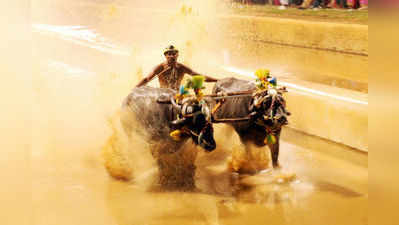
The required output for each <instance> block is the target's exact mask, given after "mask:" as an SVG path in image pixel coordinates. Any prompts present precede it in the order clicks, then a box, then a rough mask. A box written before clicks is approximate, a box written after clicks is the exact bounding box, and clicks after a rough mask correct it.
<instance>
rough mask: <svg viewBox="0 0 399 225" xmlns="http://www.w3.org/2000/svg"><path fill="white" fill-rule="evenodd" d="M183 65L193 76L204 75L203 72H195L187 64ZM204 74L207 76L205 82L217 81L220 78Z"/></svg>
mask: <svg viewBox="0 0 399 225" xmlns="http://www.w3.org/2000/svg"><path fill="white" fill-rule="evenodd" d="M182 66H183V67H184V72H185V73H187V74H189V75H191V76H193V75H203V74H200V73H197V72H195V71H194V70H192V69H191V68H190V67H188V66H185V65H182ZM203 76H204V77H205V82H217V81H218V79H216V78H213V77H209V76H205V75H203Z"/></svg>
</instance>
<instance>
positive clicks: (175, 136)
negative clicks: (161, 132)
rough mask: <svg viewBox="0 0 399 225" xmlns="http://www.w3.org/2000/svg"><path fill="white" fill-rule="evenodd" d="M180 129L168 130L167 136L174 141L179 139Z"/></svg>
mask: <svg viewBox="0 0 399 225" xmlns="http://www.w3.org/2000/svg"><path fill="white" fill-rule="evenodd" d="M181 134H182V132H181V130H174V131H172V132H170V134H169V136H170V137H171V138H172V139H173V140H174V141H180V140H181Z"/></svg>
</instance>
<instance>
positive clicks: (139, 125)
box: [121, 86, 216, 188]
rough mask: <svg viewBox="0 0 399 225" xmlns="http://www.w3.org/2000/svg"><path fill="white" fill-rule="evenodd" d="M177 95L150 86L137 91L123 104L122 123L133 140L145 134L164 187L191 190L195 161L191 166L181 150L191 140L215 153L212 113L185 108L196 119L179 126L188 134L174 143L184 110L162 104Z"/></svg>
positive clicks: (200, 108)
mask: <svg viewBox="0 0 399 225" xmlns="http://www.w3.org/2000/svg"><path fill="white" fill-rule="evenodd" d="M175 94H176V92H175V91H174V90H172V89H165V88H153V87H146V86H145V87H138V88H134V89H133V90H132V92H131V93H130V94H129V95H128V96H127V97H126V99H125V100H124V102H123V105H122V114H121V122H122V125H123V127H124V129H125V131H126V133H127V134H128V135H129V136H130V135H131V134H132V132H133V133H134V134H135V135H137V134H141V135H142V136H143V138H145V139H146V141H147V142H148V143H149V144H150V148H151V152H152V155H153V156H154V158H155V159H156V160H157V163H158V168H159V173H160V184H161V185H163V186H165V187H176V188H179V186H182V187H186V188H190V187H192V186H194V173H195V166H194V161H193V160H195V157H194V159H193V160H191V161H192V162H191V161H190V160H188V161H190V162H188V161H187V158H184V156H183V155H181V154H185V153H179V150H180V149H181V148H182V146H183V145H184V143H185V142H186V141H187V140H188V139H191V140H192V141H193V142H194V143H195V144H196V145H199V146H200V147H202V148H203V149H205V150H206V151H212V150H214V149H215V148H216V143H215V140H214V138H213V127H212V124H211V121H210V119H211V116H210V111H209V109H207V110H203V109H202V107H193V108H190V107H189V108H187V107H185V108H184V110H191V113H192V114H196V116H195V117H187V118H186V120H185V121H184V124H179V125H180V126H181V125H184V127H185V130H186V133H185V135H183V137H182V139H181V140H180V141H174V140H173V139H172V138H171V137H170V135H169V134H170V132H171V131H173V130H174V129H175V126H176V125H174V124H173V123H171V122H172V121H173V120H175V119H176V117H177V115H178V114H179V113H180V112H181V111H182V107H181V106H180V105H177V104H175V102H174V101H172V103H174V104H170V102H169V104H161V103H159V100H160V99H165V98H166V99H167V100H169V99H173V98H172V96H174V95H175ZM203 107H207V105H204V106H203ZM206 114H208V115H206Z"/></svg>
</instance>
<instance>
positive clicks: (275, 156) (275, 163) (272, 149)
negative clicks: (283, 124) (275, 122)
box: [268, 131, 280, 168]
mask: <svg viewBox="0 0 399 225" xmlns="http://www.w3.org/2000/svg"><path fill="white" fill-rule="evenodd" d="M275 136H276V143H274V144H272V143H269V144H268V146H269V148H270V153H271V155H272V163H273V168H279V167H280V164H279V161H278V156H279V151H280V131H279V132H278V133H277V134H275Z"/></svg>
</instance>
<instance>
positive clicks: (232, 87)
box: [212, 78, 289, 167]
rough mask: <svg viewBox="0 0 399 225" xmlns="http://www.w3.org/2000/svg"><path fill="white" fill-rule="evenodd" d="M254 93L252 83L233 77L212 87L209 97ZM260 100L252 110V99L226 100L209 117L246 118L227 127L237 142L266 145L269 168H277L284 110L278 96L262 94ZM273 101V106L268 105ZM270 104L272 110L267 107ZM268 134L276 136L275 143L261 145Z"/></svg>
mask: <svg viewBox="0 0 399 225" xmlns="http://www.w3.org/2000/svg"><path fill="white" fill-rule="evenodd" d="M255 90H256V87H255V84H254V83H253V82H250V81H246V80H239V79H236V78H225V79H222V80H219V81H218V82H217V83H216V84H215V86H214V88H213V91H212V92H213V94H220V93H231V92H253V91H255ZM257 101H261V103H260V104H259V105H260V107H259V108H256V107H254V97H253V96H251V95H249V96H246V97H235V98H227V99H226V100H225V102H224V103H223V104H222V105H221V107H220V108H219V109H218V110H217V111H216V112H215V113H214V115H213V117H214V118H215V119H216V120H217V119H226V118H245V117H247V118H249V119H248V120H245V121H236V122H234V121H230V122H229V124H230V125H231V126H233V127H234V129H235V131H236V132H237V133H238V135H239V137H240V139H241V142H243V143H244V144H247V143H249V142H252V143H254V144H255V145H256V146H258V147H263V146H265V145H268V146H269V148H270V150H271V155H272V163H273V167H278V166H279V162H278V155H279V147H280V132H281V127H282V126H283V125H285V124H287V116H288V115H289V113H288V112H286V110H285V102H284V99H283V98H282V96H281V93H278V92H277V93H275V95H271V94H269V95H266V96H264V98H258V99H257ZM272 102H273V103H272ZM271 105H273V107H271ZM268 134H272V135H274V136H275V137H276V142H275V143H271V142H269V143H267V144H266V143H265V141H264V140H265V138H266V137H267V136H268Z"/></svg>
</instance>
